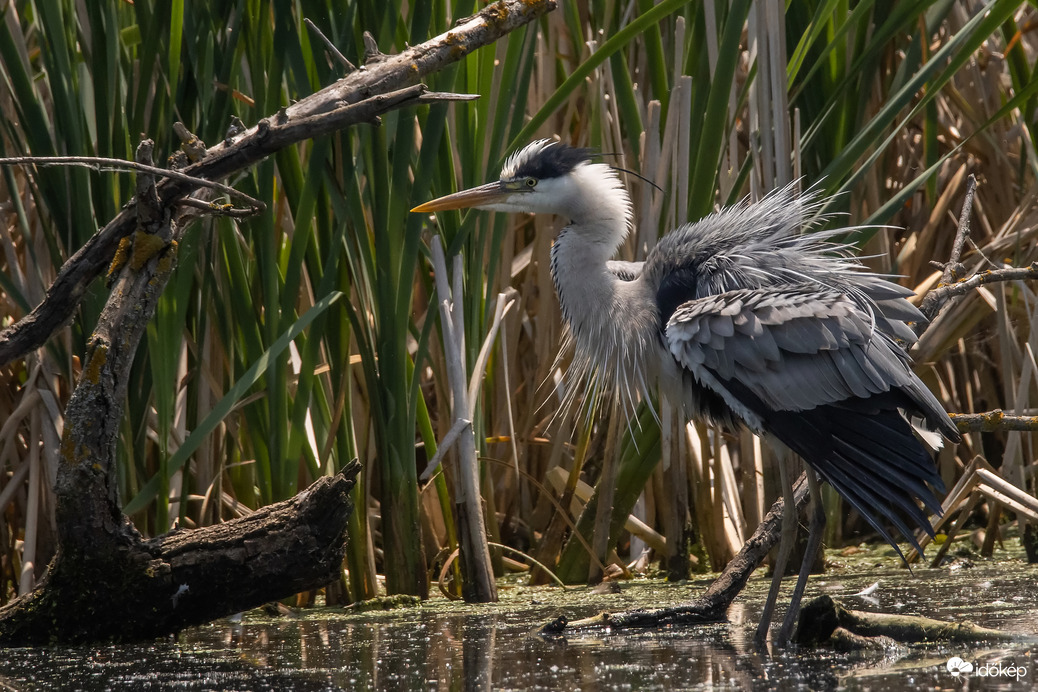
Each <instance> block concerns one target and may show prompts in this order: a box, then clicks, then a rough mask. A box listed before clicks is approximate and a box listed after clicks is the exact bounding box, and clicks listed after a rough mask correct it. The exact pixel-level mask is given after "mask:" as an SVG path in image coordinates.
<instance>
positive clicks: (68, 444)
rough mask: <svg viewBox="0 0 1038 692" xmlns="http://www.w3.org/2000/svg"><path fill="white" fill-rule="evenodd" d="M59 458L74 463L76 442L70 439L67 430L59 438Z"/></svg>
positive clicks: (70, 436)
mask: <svg viewBox="0 0 1038 692" xmlns="http://www.w3.org/2000/svg"><path fill="white" fill-rule="evenodd" d="M61 458H62V460H64V461H67V462H68V463H70V464H74V463H76V443H75V442H73V441H72V435H70V434H68V432H66V433H65V434H64V435H63V436H62V438H61Z"/></svg>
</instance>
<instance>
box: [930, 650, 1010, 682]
mask: <svg viewBox="0 0 1038 692" xmlns="http://www.w3.org/2000/svg"><path fill="white" fill-rule="evenodd" d="M945 668H947V669H948V672H949V673H951V674H952V675H953V676H955V677H957V678H958V677H963V678H965V677H971V678H974V677H976V678H1014V679H1016V680H1017V681H1019V680H1023V679H1024V678H1026V677H1027V674H1028V672H1029V671H1028V669H1027V666H1018V665H1016V664H1015V663H1010V664H1006V663H1004V662H1002V661H996V662H995V663H977V664H974V663H971V662H969V661H965V660H963V659H962V658H960V657H958V656H952V657H951V658H949V659H948V663H946V664H945Z"/></svg>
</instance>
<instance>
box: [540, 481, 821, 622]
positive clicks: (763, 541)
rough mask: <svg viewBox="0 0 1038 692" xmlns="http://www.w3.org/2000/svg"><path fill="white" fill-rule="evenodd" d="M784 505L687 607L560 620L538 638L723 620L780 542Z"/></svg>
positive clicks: (801, 493) (796, 490)
mask: <svg viewBox="0 0 1038 692" xmlns="http://www.w3.org/2000/svg"><path fill="white" fill-rule="evenodd" d="M793 497H794V499H795V500H796V506H797V511H799V510H800V509H802V508H803V507H804V506H805V505H807V500H808V487H807V476H806V474H801V475H800V478H799V479H797V482H796V484H795V485H794V487H793ZM784 506H785V503H784V501H783V499H782V498H781V497H780V498H779V499H778V500H776V501H775V503H774V504H773V505H772V506H771V509H770V510H769V511H768V514H767V515H766V516H765V517H764V521H762V522H761V523H760V526H758V527H757V530H756V531H754V532H753V535H752V536H750V538H749V539H748V540H747V541H746V543H744V544H743V546H742V549H740V550H739V552H738V554H737V555H736V556H735V557H734V558H732V559H731V561H730V562H729V563H728V564H727V565H725V568H724V571H722V572H721V574H720V576H718V577H717V579H715V580H714V581H713V583H712V584H710V586H709V587H707V590H706V591H704V592H703V594H702V595H701V596H700V597H699V598H697V599H696V600H694V601H692V602H691V603H689V604H687V605H680V606H672V607H669V608H657V609H654V610H631V611H627V612H623V613H599V614H598V615H595V616H593V617H590V618H585V619H583V620H574V621H573V622H569V621H568V620H566V618H565V617H559V618H557V619H555V620H553V621H552V622H550V623H548V624H546V625H544V626H543V627H541V630H540V632H541V634H545V635H558V634H563V633H564V632H565V631H567V630H569V631H572V630H580V629H594V628H599V627H609V628H612V629H618V628H645V627H664V626H666V625H702V624H706V623H709V622H721V621H723V620H725V618H726V617H727V613H728V606H730V605H731V604H732V601H734V600H735V597H736V596H738V595H739V594H740V593H741V592H742V590H743V587H745V586H746V580H748V579H749V578H750V575H751V574H753V572H754V570H756V569H757V568H758V567H759V566H760V564H761V563H762V562H763V561H764V558H765V557H767V555H768V551H770V550H771V549H772V548H774V547H775V545H776V544H777V543H778V541H779V528H780V526H781V524H782V513H783V508H784Z"/></svg>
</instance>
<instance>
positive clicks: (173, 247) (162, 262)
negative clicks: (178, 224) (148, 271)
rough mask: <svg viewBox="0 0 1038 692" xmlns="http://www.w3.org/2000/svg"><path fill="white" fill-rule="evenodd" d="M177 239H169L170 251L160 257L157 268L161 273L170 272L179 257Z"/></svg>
mask: <svg viewBox="0 0 1038 692" xmlns="http://www.w3.org/2000/svg"><path fill="white" fill-rule="evenodd" d="M178 247H179V246H178V245H177V241H175V240H171V241H169V251H168V252H167V253H166V254H164V255H163V256H162V258H161V259H159V264H158V266H157V267H156V268H155V269H156V272H157V273H158V274H159V275H162V274H168V273H169V272H170V270H172V269H173V260H175V259H176V257H177V248H178Z"/></svg>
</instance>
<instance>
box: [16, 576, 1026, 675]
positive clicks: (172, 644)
mask: <svg viewBox="0 0 1038 692" xmlns="http://www.w3.org/2000/svg"><path fill="white" fill-rule="evenodd" d="M831 559H832V560H834V561H835V562H837V563H840V560H841V559H840V558H839V557H834V558H831ZM967 565H968V563H967V564H965V565H964V564H959V565H958V566H956V567H953V568H943V569H934V570H931V569H916V571H915V574H914V575H911V574H909V573H908V572H907V571H906V570H903V569H900V568H897V567H896V566H895V563H894V561H893V559H891V558H881V559H878V560H875V559H870V560H867V561H866V562H865V563H862V562H861V561H859V562H858V564H855V565H853V571H851V569H849V568H848V566H847V565H842V566H841V565H840V564H837V566H836V568H835V569H833V570H831V571H830V572H829V573H828V574H826V575H824V576H819V577H817V578H815V579H813V580H812V583H811V585H810V586H809V589H808V597H811V596H815V595H818V594H819V593H823V592H824V593H829V594H831V595H833V596H834V597H836V598H837V599H838V600H841V601H842V602H843V603H844V604H845V605H846V606H847V607H850V608H856V609H860V610H873V611H882V612H895V613H916V614H922V615H927V616H930V617H937V618H941V619H946V620H953V621H961V620H964V619H968V620H972V621H973V622H976V623H977V624H980V625H984V626H987V627H995V628H1000V629H1004V630H1009V631H1014V632H1020V633H1030V634H1035V633H1038V567H1036V566H1027V565H1024V564H1022V563H1021V562H1020V561H1017V560H1013V561H1005V560H1003V561H1001V562H978V563H977V564H975V565H973V566H967ZM876 581H879V583H880V585H879V588H878V589H876V591H875V592H874V593H873V594H872V598H874V599H875V601H873V602H870V601H869V599H867V598H866V597H862V596H854V595H852V594H855V593H858V592H860V591H861V590H863V589H865V588H866V587H868V586H870V585H871V584H873V583H874V582H876ZM706 583H707V580H703V581H702V582H700V581H695V582H691V583H689V584H677V585H668V584H663V583H660V582H653V581H639V582H633V583H624V584H622V586H621V592H620V593H618V594H606V595H598V594H592V593H591V592H589V591H588V590H578V591H573V592H567V593H565V594H562V595H561V596H560V591H559V589H553V588H543V589H528V588H521V587H517V586H511V587H510V586H507V585H506V586H503V588H502V590H501V595H502V602H501V603H499V604H497V605H493V606H480V607H475V606H467V605H460V604H456V603H453V604H452V603H448V602H446V601H442V600H440V601H437V600H432V601H430V602H428V603H426V604H424V605H422V606H420V607H416V608H409V609H404V610H397V611H392V612H386V613H381V612H379V613H371V612H367V613H353V612H344V611H341V610H333V609H317V610H313V611H306V612H304V613H303V614H302V615H301V616H300V617H287V618H277V619H272V618H269V617H265V616H262V615H260V614H259V613H258V612H253V613H249V614H247V615H246V616H245V618H244V619H243V620H242V621H240V622H232V621H229V620H223V621H219V622H216V623H213V624H211V625H207V626H204V627H198V628H193V629H191V630H188V631H185V632H183V633H182V634H181V635H180V636H179V637H178V638H177V639H176V641H173V640H166V641H160V642H155V643H152V644H149V645H146V646H108V647H89V648H86V647H84V648H68V647H63V648H57V647H55V648H46V649H21V650H7V651H0V688H2V689H26V690H73V689H81V690H131V689H132V690H138V689H169V688H174V689H187V690H210V689H213V690H216V689H221V690H293V689H294V690H327V689H346V690H375V689H378V690H384V689H390V690H393V689H400V690H456V689H457V690H468V689H495V690H501V689H516V690H537V689H544V690H628V689H629V690H688V689H696V690H699V689H702V690H709V689H790V690H792V689H812V690H814V689H850V690H865V689H875V690H883V689H897V690H902V689H905V690H907V689H948V690H962V689H970V690H977V689H1006V690H1015V689H1020V690H1030V689H1034V688H1036V687H1038V672H1036V668H1038V637H1034V638H1030V639H1027V640H1025V641H1022V642H1020V643H1019V644H1012V645H1005V644H999V645H995V646H984V645H971V646H961V645H959V646H950V645H943V646H932V647H907V646H894V647H891V648H888V649H886V650H884V651H880V652H856V653H836V652H833V651H831V650H825V649H822V650H809V651H804V650H791V651H786V652H776V653H773V654H768V653H766V652H760V651H756V650H755V649H754V647H753V644H752V635H753V629H754V626H755V624H756V620H757V617H758V614H759V608H760V605H761V602H762V600H763V595H764V593H765V589H766V587H767V583H766V581H765V579H764V578H763V577H757V578H755V579H753V580H751V583H750V586H749V588H748V589H747V591H746V592H745V593H744V595H743V596H741V597H740V599H739V600H738V601H737V602H736V604H735V605H734V606H733V608H732V609H731V611H730V618H731V622H729V623H726V624H720V625H711V626H706V627H695V628H680V629H666V630H663V631H630V632H614V633H609V632H602V631H599V632H583V633H574V634H572V635H571V636H567V637H566V638H558V639H544V638H542V637H539V636H537V635H536V634H535V633H534V630H536V629H537V627H539V626H540V625H541V624H543V623H544V622H546V621H548V620H550V619H552V618H554V617H556V616H557V615H559V614H560V613H564V614H566V615H567V617H570V618H571V619H573V618H577V617H584V616H588V615H592V614H594V613H596V612H599V611H601V610H610V611H619V610H624V609H629V608H634V607H639V606H658V605H665V604H673V603H678V602H680V601H682V600H683V599H686V598H687V597H688V595H689V594H690V593H692V592H693V591H698V590H701V589H702V588H704V586H705V584H706ZM790 586H791V584H790ZM953 656H958V657H960V658H961V659H963V660H964V661H966V662H969V663H972V664H973V666H974V670H973V673H971V674H970V675H969V676H968V677H967V676H962V675H960V676H958V677H956V676H954V675H952V673H950V672H949V671H948V666H947V663H948V661H949V659H950V658H952V657H953Z"/></svg>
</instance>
